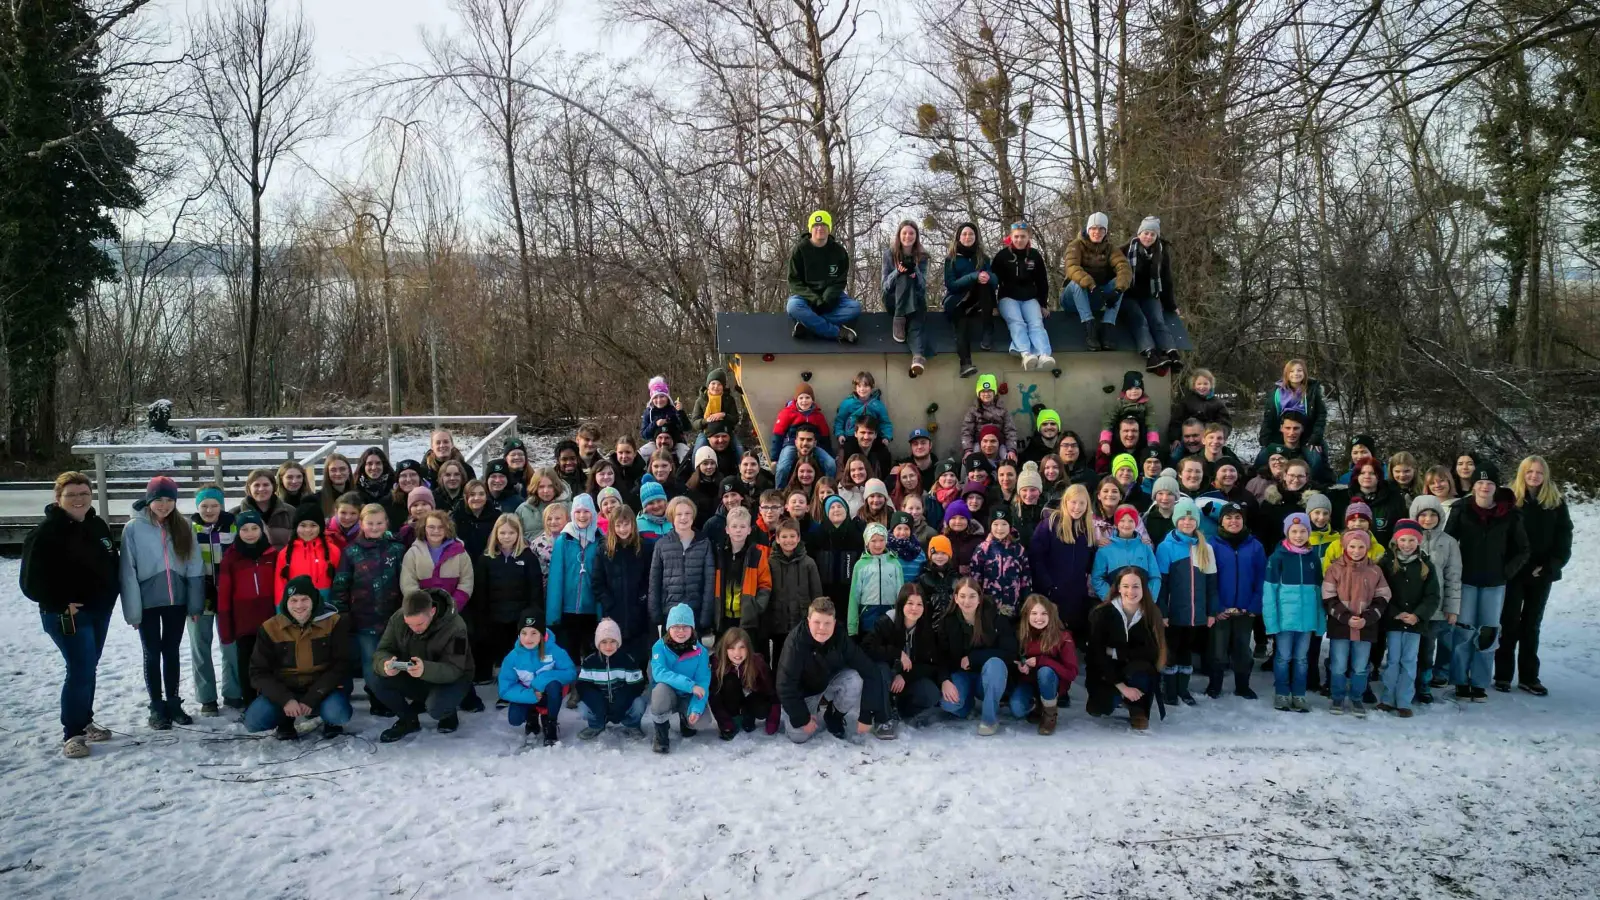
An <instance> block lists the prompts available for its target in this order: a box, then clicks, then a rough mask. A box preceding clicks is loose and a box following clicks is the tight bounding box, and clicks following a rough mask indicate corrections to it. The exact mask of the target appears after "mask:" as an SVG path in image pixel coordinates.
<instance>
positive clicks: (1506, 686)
mask: <svg viewBox="0 0 1600 900" xmlns="http://www.w3.org/2000/svg"><path fill="white" fill-rule="evenodd" d="M1494 689H1495V690H1497V691H1499V692H1500V693H1502V694H1509V693H1511V682H1509V681H1496V682H1495V683H1494Z"/></svg>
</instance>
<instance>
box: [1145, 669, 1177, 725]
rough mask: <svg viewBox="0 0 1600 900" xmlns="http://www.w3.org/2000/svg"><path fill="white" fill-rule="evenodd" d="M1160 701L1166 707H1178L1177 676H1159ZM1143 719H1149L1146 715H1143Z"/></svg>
mask: <svg viewBox="0 0 1600 900" xmlns="http://www.w3.org/2000/svg"><path fill="white" fill-rule="evenodd" d="M1161 699H1162V701H1163V702H1165V703H1166V704H1167V705H1168V706H1177V705H1178V676H1177V675H1162V676H1161ZM1145 718H1146V719H1149V718H1150V716H1149V714H1148V713H1147V714H1146V715H1145Z"/></svg>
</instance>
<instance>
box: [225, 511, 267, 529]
mask: <svg viewBox="0 0 1600 900" xmlns="http://www.w3.org/2000/svg"><path fill="white" fill-rule="evenodd" d="M246 525H254V526H256V527H257V528H259V529H261V530H262V531H266V530H267V523H266V522H265V521H264V520H263V519H262V518H261V513H258V512H256V511H255V510H253V509H246V510H245V511H244V512H242V513H239V514H238V515H236V516H234V517H233V530H234V531H238V530H239V529H241V528H243V527H244V526H246Z"/></svg>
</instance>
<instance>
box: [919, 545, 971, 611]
mask: <svg viewBox="0 0 1600 900" xmlns="http://www.w3.org/2000/svg"><path fill="white" fill-rule="evenodd" d="M960 577H961V575H960V573H959V572H957V571H956V564H955V560H951V561H950V562H947V563H945V564H944V567H943V568H940V567H939V566H936V565H934V564H933V563H931V562H930V563H928V564H927V565H925V566H923V567H922V574H921V575H918V576H917V586H918V587H919V588H921V589H922V605H923V606H924V607H925V610H924V611H923V613H922V616H923V618H925V619H928V620H930V621H934V622H937V621H939V617H940V616H942V615H944V612H945V610H946V609H949V608H950V604H951V602H952V601H954V600H955V596H956V580H957V579H958V578H960Z"/></svg>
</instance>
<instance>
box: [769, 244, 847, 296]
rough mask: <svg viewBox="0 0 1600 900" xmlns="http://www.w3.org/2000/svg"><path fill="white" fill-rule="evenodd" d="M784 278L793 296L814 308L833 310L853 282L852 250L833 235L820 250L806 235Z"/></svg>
mask: <svg viewBox="0 0 1600 900" xmlns="http://www.w3.org/2000/svg"><path fill="white" fill-rule="evenodd" d="M785 277H786V278H787V280H788V283H789V295H790V296H791V297H799V298H800V299H802V300H804V301H805V302H806V304H807V305H808V306H811V307H812V308H814V309H824V310H825V309H832V308H833V307H835V306H838V305H839V300H840V299H841V298H843V297H844V296H845V288H846V287H847V286H848V285H849V283H850V251H848V250H846V249H845V248H844V245H843V244H841V243H839V242H838V241H836V240H834V238H833V235H831V234H830V235H828V240H827V242H826V243H824V244H823V245H822V246H821V247H818V246H817V245H816V244H813V243H811V236H810V235H808V234H803V235H801V236H800V241H799V243H797V244H795V246H794V250H793V251H792V252H790V254H789V268H788V271H787V272H786V273H785Z"/></svg>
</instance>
